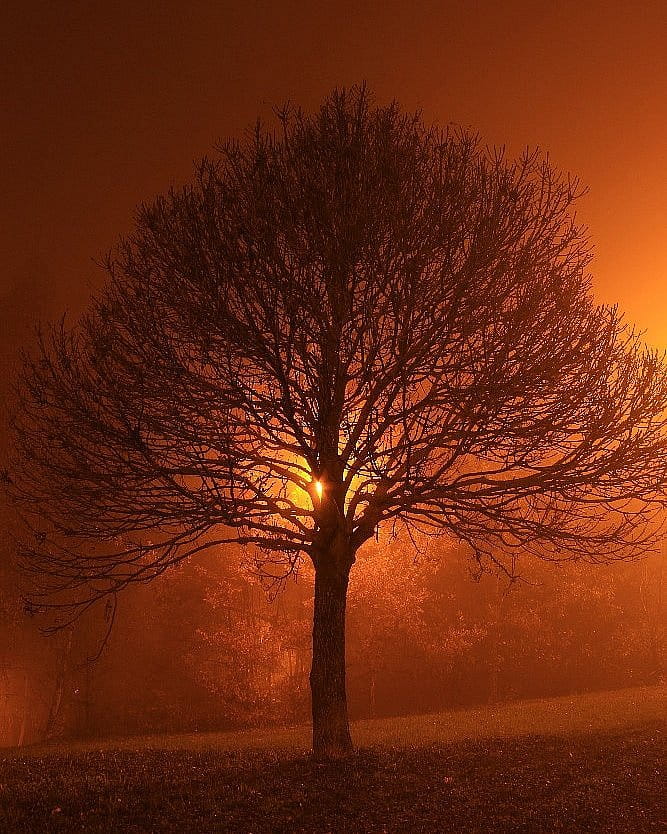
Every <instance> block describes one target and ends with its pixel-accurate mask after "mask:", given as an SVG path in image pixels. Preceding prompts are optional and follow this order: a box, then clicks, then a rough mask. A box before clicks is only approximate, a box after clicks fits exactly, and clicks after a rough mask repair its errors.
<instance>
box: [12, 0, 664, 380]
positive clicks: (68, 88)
mask: <svg viewBox="0 0 667 834" xmlns="http://www.w3.org/2000/svg"><path fill="white" fill-rule="evenodd" d="M3 6H4V8H3V10H2V11H0V38H1V41H0V47H1V48H2V54H3V71H2V81H1V82H0V83H1V84H2V109H1V111H0V118H1V119H2V124H1V125H0V143H1V147H2V153H1V154H0V166H1V174H0V182H1V183H2V186H3V200H2V209H1V210H2V214H3V217H2V223H1V224H0V255H1V257H2V261H1V263H2V272H1V273H0V350H1V354H2V359H1V361H0V372H2V380H1V381H0V391H1V390H2V386H3V385H4V381H5V377H6V368H7V366H8V363H9V362H10V361H11V357H12V356H13V355H14V352H15V350H16V347H17V345H19V344H21V343H22V342H25V339H26V338H27V337H26V334H28V333H29V332H30V327H31V324H32V321H33V320H34V319H35V317H36V316H37V315H39V316H41V317H46V318H49V317H55V316H58V315H60V314H61V313H62V312H63V311H64V310H69V312H70V313H71V314H72V315H76V314H77V313H78V312H80V310H81V309H82V308H83V307H84V306H85V303H86V299H87V298H88V296H89V293H90V292H91V291H92V290H93V289H94V288H95V287H96V286H98V285H99V283H100V281H101V277H102V275H101V272H100V271H99V269H98V268H97V267H95V265H94V264H93V260H92V259H93V258H96V257H100V256H101V255H102V254H103V253H104V252H105V251H106V250H107V249H108V248H109V247H110V246H112V245H113V243H114V241H115V240H116V239H117V237H118V235H119V234H121V233H123V232H127V231H128V230H129V229H130V228H131V221H132V214H133V210H134V207H135V206H136V204H137V203H138V202H140V201H141V200H147V199H150V198H151V197H152V196H154V195H155V194H157V193H159V192H162V191H164V190H165V189H166V188H168V187H169V185H170V184H172V183H173V184H180V183H182V182H184V181H186V180H187V179H188V178H189V177H190V173H191V170H192V161H193V160H194V159H196V158H199V157H200V156H202V155H204V154H206V153H209V152H211V150H212V147H213V145H214V144H215V142H216V141H217V140H219V139H221V138H224V137H226V136H230V135H231V136H233V135H239V133H240V132H241V131H242V130H243V129H244V128H246V127H247V126H249V125H250V124H251V123H252V122H253V121H254V120H255V118H256V117H257V116H258V115H263V116H265V117H270V115H271V107H272V106H274V105H278V104H281V103H282V102H284V101H285V100H286V99H291V100H292V101H294V102H295V103H297V104H299V105H302V106H304V107H305V108H309V109H310V108H314V107H316V106H317V105H318V103H319V102H320V100H321V99H322V98H323V97H324V96H325V95H326V94H327V93H328V92H329V91H330V90H331V89H332V88H333V87H334V86H336V85H349V84H353V83H355V82H360V81H363V80H365V81H367V82H368V84H369V86H370V88H371V89H372V90H373V91H374V92H375V93H376V94H377V97H378V99H379V101H380V102H386V101H387V100H389V99H391V98H394V97H396V98H397V99H398V100H399V101H400V102H401V104H402V105H403V106H404V107H405V108H406V109H413V108H416V107H421V108H422V109H423V111H424V116H425V119H426V121H438V122H440V124H442V125H444V124H446V123H447V122H456V123H459V124H462V125H465V126H469V127H472V128H473V129H475V130H478V131H479V132H480V133H481V135H482V136H483V138H484V139H485V140H486V141H487V142H489V143H490V144H507V145H508V148H509V150H510V151H512V152H514V153H516V152H519V151H521V150H522V149H523V147H524V146H526V145H531V146H535V145H539V146H540V147H542V148H543V149H545V150H547V151H548V152H549V153H550V158H551V160H552V162H553V163H554V164H555V165H556V166H557V167H559V168H561V169H565V170H569V171H571V172H572V173H574V174H576V175H578V176H579V177H580V178H581V179H582V181H583V182H584V184H586V185H587V186H589V188H590V191H589V194H588V196H587V197H586V198H584V199H583V200H582V201H581V202H580V208H579V217H580V219H581V220H582V221H584V222H585V223H586V224H587V225H588V226H589V228H590V234H591V237H592V239H593V241H594V242H595V244H596V252H597V257H596V260H595V262H594V264H593V267H592V272H593V274H594V279H595V284H594V286H595V290H596V294H597V297H598V298H599V299H600V300H602V301H605V302H618V303H619V304H620V306H621V308H622V309H624V310H626V311H627V313H628V318H629V319H630V320H632V321H635V322H636V323H637V324H638V325H639V326H640V327H641V328H644V329H646V330H647V339H648V340H649V341H650V342H652V343H653V344H655V345H657V346H659V347H664V346H667V313H666V312H665V296H666V294H667V290H666V289H665V278H666V277H667V246H666V240H665V229H666V227H667V223H666V222H665V221H666V220H667V174H666V173H665V172H666V171H667V165H666V163H667V142H666V139H667V62H666V61H665V57H664V56H665V54H667V3H665V2H664V0H652V1H651V2H642V0H639V1H638V2H635V3H624V4H622V3H608V2H602V0H595V1H594V2H593V1H591V2H586V0H580V2H559V1H558V0H549V1H547V0H544V2H542V0H508V1H507V2H502V3H500V2H497V0H489V2H474V0H467V2H466V0H460V2H446V1H445V2H421V3H420V2H395V1H394V2H392V1H391V0H384V2H363V3H359V2H318V3H310V2H285V1H284V0H275V1H274V2H263V0H257V2H241V0H239V2H236V3H231V2H205V3H197V2H192V3H185V2H182V3H176V2H161V3H136V2H125V0H117V2H114V3H109V4H93V3H89V2H77V1H76V0H68V2H59V3H52V2H46V0H45V1H44V2H41V3H39V2H34V0H32V1H31V0H9V1H8V2H7V0H6V2H5V3H4V4H3Z"/></svg>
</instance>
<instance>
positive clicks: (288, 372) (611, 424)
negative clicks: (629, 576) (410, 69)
mask: <svg viewBox="0 0 667 834" xmlns="http://www.w3.org/2000/svg"><path fill="white" fill-rule="evenodd" d="M580 193H581V188H580V185H579V183H578V182H577V181H576V179H574V178H572V177H570V176H568V175H564V174H562V173H560V172H558V171H557V170H556V169H554V168H553V166H551V164H550V163H549V161H548V159H547V158H545V157H544V156H543V155H541V154H540V153H539V152H537V151H527V152H526V153H524V154H523V155H522V156H521V157H520V158H518V159H516V160H509V159H508V158H507V157H506V155H505V153H504V152H503V151H500V150H489V149H488V148H486V147H484V146H483V145H482V144H481V143H480V141H479V140H478V138H477V137H476V136H474V135H472V134H470V133H468V132H466V131H463V130H459V129H448V130H441V129H439V128H437V127H430V126H428V125H425V124H424V122H423V119H422V118H421V116H420V115H419V114H416V115H410V114H404V113H403V112H402V111H401V110H400V108H399V107H398V106H397V105H396V104H395V103H393V104H390V105H388V106H377V105H376V104H375V103H374V102H373V101H372V99H371V97H370V95H369V94H368V92H367V91H366V90H365V89H364V88H353V89H351V90H338V91H335V92H334V93H332V94H331V95H329V96H328V97H327V98H326V99H325V101H324V102H323V104H322V106H321V108H320V109H319V111H317V112H316V113H314V114H305V113H303V112H300V111H295V110H292V109H290V108H286V109H285V110H284V111H282V112H281V113H280V114H279V119H278V124H277V127H276V129H272V128H269V127H266V126H265V125H262V124H258V125H257V127H256V128H255V129H254V130H253V131H250V132H248V133H247V134H246V135H245V136H244V137H243V138H242V139H241V140H240V141H231V142H228V143H226V144H224V145H223V146H222V147H221V148H220V149H219V153H218V154H217V155H216V156H215V157H213V158H209V159H204V160H203V161H202V162H201V163H199V164H198V165H197V167H196V172H195V177H194V180H193V181H192V183H191V184H189V185H187V186H185V187H183V188H180V189H174V190H172V191H170V192H169V193H168V194H167V195H165V196H162V197H159V198H157V199H156V200H155V201H153V202H151V203H148V204H145V205H142V206H141V207H140V208H139V210H138V212H137V218H136V227H135V230H134V232H133V233H132V234H131V235H130V236H129V237H127V238H126V239H124V240H123V241H122V242H121V243H120V244H119V245H118V247H117V248H116V249H115V250H114V251H113V252H112V253H111V254H110V255H109V256H108V259H107V261H106V269H107V272H108V282H107V285H106V288H105V289H104V291H103V292H102V293H101V294H99V295H98V297H97V298H95V299H94V300H93V301H92V303H91V307H90V310H89V312H88V313H87V315H85V316H84V317H83V319H82V320H81V321H80V322H79V323H78V324H77V325H76V326H74V327H72V328H68V327H66V326H64V325H61V326H58V327H54V328H52V329H50V330H49V331H47V332H46V333H44V334H43V335H42V338H41V342H40V350H39V353H38V355H37V356H36V357H34V358H32V359H30V358H29V359H26V362H25V366H24V372H23V376H22V382H21V398H20V405H19V408H18V411H17V416H16V421H15V429H16V431H15V438H16V452H17V454H16V456H15V459H14V461H13V463H12V464H11V466H10V472H9V475H8V477H9V479H10V480H11V482H12V491H13V494H14V496H15V498H16V499H17V500H18V501H19V502H20V504H21V506H22V508H23V510H24V512H25V513H26V515H27V516H28V517H29V518H30V519H32V522H31V523H32V524H33V529H34V538H33V540H32V541H31V542H30V543H29V544H26V546H25V547H24V548H23V551H22V552H23V560H24V563H25V564H26V565H27V567H28V568H30V569H32V570H33V571H34V572H35V573H36V575H37V576H38V577H39V578H40V579H41V581H42V582H41V584H42V591H44V592H46V593H48V594H49V596H45V597H43V599H44V601H46V602H47V604H51V602H50V601H51V600H53V599H58V600H59V603H60V604H65V605H68V604H74V605H80V604H84V605H85V604H87V603H88V602H89V601H91V600H94V599H96V598H98V597H100V596H104V595H105V594H109V593H115V592H116V591H117V590H119V589H120V588H122V587H123V586H124V585H126V584H127V583H129V582H134V581H140V580H147V579H150V578H152V577H153V576H155V575H156V574H158V573H161V572H162V571H164V570H165V569H166V568H167V567H169V566H170V565H172V564H174V563H176V562H178V561H180V560H182V559H184V558H187V557H189V556H191V555H194V554H195V553H197V552H198V551H200V550H202V549H204V548H209V547H214V546H217V545H219V544H220V543H223V542H230V541H238V542H240V543H242V544H244V545H251V546H256V547H257V550H256V552H257V553H258V554H260V553H261V557H258V558H261V560H262V561H263V563H264V570H265V571H267V572H268V573H273V574H274V575H276V576H279V575H284V574H285V573H286V572H288V571H290V570H292V569H294V568H295V566H296V565H297V564H298V562H299V559H300V558H302V557H303V556H309V557H310V558H311V559H312V561H313V563H314V565H315V568H316V575H324V573H326V572H327V571H330V572H333V573H332V575H333V574H336V576H337V577H338V579H337V580H336V581H338V582H339V586H340V588H341V589H342V598H343V614H344V593H345V590H346V588H347V575H348V572H349V568H350V566H351V564H352V562H353V561H354V554H355V552H356V550H357V549H358V548H359V546H361V545H362V544H363V542H364V541H366V540H368V539H369V538H370V537H371V536H373V534H374V532H375V531H376V529H377V527H378V525H385V526H386V525H394V524H400V525H406V526H407V527H408V528H409V529H411V530H412V531H413V533H417V534H422V533H426V534H441V533H443V532H448V533H450V534H452V535H453V536H454V537H456V538H458V539H460V540H463V541H465V542H467V543H468V544H469V545H470V546H471V547H472V549H473V550H474V551H475V552H476V553H477V554H478V558H479V559H480V560H481V561H482V562H483V561H484V560H486V559H492V560H496V561H499V562H502V563H503V564H504V565H506V567H507V568H508V569H511V564H510V565H508V564H507V563H506V562H505V561H504V560H503V558H502V557H501V554H507V553H509V554H511V553H512V552H516V551H517V550H519V549H523V550H528V551H531V552H533V553H535V554H537V555H539V556H541V557H543V558H547V559H557V558H571V557H585V558H591V559H603V558H622V557H625V556H628V555H633V554H636V553H637V552H639V551H640V550H641V549H642V548H643V547H645V546H647V545H648V544H650V542H651V538H652V536H654V534H655V524H654V515H655V512H657V510H658V509H659V508H660V506H661V503H662V500H663V495H662V490H663V486H664V482H665V459H666V458H665V432H664V428H665V425H664V416H663V415H664V411H665V406H666V405H667V378H666V375H665V365H664V364H663V360H662V357H661V356H659V355H658V354H657V353H656V352H654V351H652V350H649V349H648V348H646V347H645V346H644V345H643V344H642V342H641V341H640V339H639V338H638V336H637V335H636V333H635V332H634V331H633V330H632V329H631V328H630V327H628V326H627V325H626V324H625V323H624V322H623V319H622V317H621V316H620V314H619V313H618V311H617V310H616V309H615V308H613V307H608V306H603V305H596V304H595V303H594V301H593V299H592V296H591V284H590V278H589V276H588V273H587V268H588V265H589V262H590V260H591V248H590V245H589V243H588V240H587V237H586V232H585V230H583V229H582V228H581V227H580V226H579V225H578V224H577V222H576V218H575V216H574V213H573V204H574V202H575V201H576V199H577V197H578V195H579V194H580ZM510 562H511V556H510ZM323 581H324V580H323ZM327 581H328V580H327ZM316 582H317V580H316ZM54 592H56V593H57V594H59V595H58V596H57V597H55V598H54V597H53V593H54ZM339 602H340V601H339ZM336 606H338V608H339V607H340V604H339V603H336ZM338 608H337V610H338ZM317 610H318V604H317V590H316V621H317V616H318V615H317ZM339 613H340V612H339ZM316 630H317V627H316ZM339 654H340V653H339Z"/></svg>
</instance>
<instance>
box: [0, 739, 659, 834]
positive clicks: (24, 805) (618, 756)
mask: <svg viewBox="0 0 667 834" xmlns="http://www.w3.org/2000/svg"><path fill="white" fill-rule="evenodd" d="M663 752H664V751H663V749H662V746H661V739H660V732H659V727H658V726H654V725H650V726H645V727H642V728H636V729H633V730H627V731H623V732H614V733H592V734H583V735H582V734H579V735H572V736H570V737H563V736H559V737H554V736H546V737H539V736H532V737H527V738H520V739H501V740H493V741H485V742H481V741H477V742H474V743H472V742H467V743H456V744H449V745H438V746H430V747H419V746H417V745H416V746H415V747H413V748H405V747H401V748H392V747H384V748H375V749H370V750H361V751H358V752H357V753H355V754H354V755H352V756H350V757H349V758H348V759H344V760H341V761H335V762H318V761H316V760H314V759H313V758H311V757H310V756H299V757H294V756H293V755H290V754H289V753H272V752H266V751H264V752H248V751H240V752H216V751H210V750H209V751H202V752H189V751H181V750H177V751H164V750H162V751H156V750H145V751H140V752H128V751H106V752H99V753H83V754H74V755H62V754H58V755H50V756H43V757H34V758H27V757H26V758H22V759H18V758H15V759H7V760H5V761H4V762H2V761H1V760H0V831H3V832H8V833H9V832H36V831H39V832H51V831H61V832H64V831H67V832H69V831H85V832H102V831H104V832H111V831H113V832H125V831H127V832H149V831H150V832H189V831H197V832H208V831H219V832H230V834H232V832H244V834H250V832H253V834H264V833H265V832H290V833H291V832H295V834H296V832H321V834H325V832H350V834H352V832H354V834H356V832H360V834H361V832H377V833H378V834H379V832H410V833H411V834H412V833H413V832H414V833H415V834H416V833H417V832H466V834H473V832H494V834H498V833H499V832H519V833H521V832H523V833H524V834H534V833H535V834H536V833H537V832H540V834H548V832H568V833H569V832H584V831H585V832H618V834H621V832H637V834H638V833H639V832H650V831H662V830H663V828H662V827H661V822H660V817H659V812H660V810H661V787H662V782H661V775H660V773H659V768H660V762H661V761H662V760H663Z"/></svg>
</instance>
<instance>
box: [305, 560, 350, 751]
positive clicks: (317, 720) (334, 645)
mask: <svg viewBox="0 0 667 834" xmlns="http://www.w3.org/2000/svg"><path fill="white" fill-rule="evenodd" d="M327 557H330V558H327ZM336 557H338V558H336ZM351 564H352V561H351V559H349V558H347V559H346V558H343V559H341V558H340V554H334V553H331V554H326V556H325V558H322V559H318V561H317V563H316V567H315V610H314V617H313V665H312V668H311V672H310V691H311V696H312V709H313V753H314V754H315V755H316V756H320V757H323V758H335V757H340V756H344V755H346V754H347V753H350V752H351V751H352V737H351V736H350V725H349V721H348V717H347V695H346V689H345V603H346V599H347V585H348V579H349V574H350V567H351Z"/></svg>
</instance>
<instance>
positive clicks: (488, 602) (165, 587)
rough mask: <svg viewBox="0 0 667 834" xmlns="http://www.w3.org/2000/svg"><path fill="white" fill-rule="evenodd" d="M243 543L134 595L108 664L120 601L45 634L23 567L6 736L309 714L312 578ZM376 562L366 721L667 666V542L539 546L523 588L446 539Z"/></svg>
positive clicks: (353, 661) (360, 713)
mask: <svg viewBox="0 0 667 834" xmlns="http://www.w3.org/2000/svg"><path fill="white" fill-rule="evenodd" d="M443 551H445V552H444V553H443ZM230 556H231V557H232V558H229V559H225V560H221V559H219V558H215V556H214V555H211V556H210V557H209V558H207V559H204V560H200V561H199V562H192V563H186V564H184V565H182V566H181V567H179V568H177V569H175V570H174V571H173V572H171V573H169V574H168V575H166V576H164V577H162V578H160V579H159V580H156V584H154V585H152V586H140V587H137V588H136V589H133V590H132V591H130V592H129V593H127V594H125V595H124V597H123V599H122V601H121V603H120V604H119V606H118V611H117V613H116V619H115V623H114V627H113V630H112V632H111V634H110V635H109V640H108V643H107V645H106V646H105V648H104V651H103V652H102V654H101V656H100V657H99V659H97V660H93V659H92V658H93V657H94V655H95V654H96V653H97V651H98V649H99V644H100V640H102V639H103V637H104V634H105V631H106V627H107V622H106V619H107V617H108V614H109V612H108V609H106V610H105V609H104V608H102V607H99V608H98V609H97V610H95V611H93V612H91V613H90V614H89V615H88V616H87V617H86V618H84V619H83V620H82V621H80V622H78V623H76V624H75V625H74V626H73V627H72V628H71V629H67V630H65V631H64V632H61V633H59V634H58V635H56V636H55V637H54V638H53V639H51V640H44V639H43V638H42V637H41V635H39V633H38V631H37V628H36V626H35V624H34V623H33V622H32V621H31V620H30V619H27V618H26V617H25V615H24V614H23V612H22V611H21V609H20V606H19V605H18V602H17V599H16V595H15V587H13V586H12V583H11V581H10V577H9V576H8V575H7V574H6V575H5V576H4V577H3V587H2V632H3V638H4V639H3V640H2V645H3V646H4V647H5V651H4V652H3V656H2V659H1V664H2V665H1V666H0V675H1V677H0V698H2V701H1V704H2V709H1V711H0V715H2V724H1V725H0V740H1V742H2V744H5V745H6V744H17V743H28V742H30V741H33V740H36V739H39V738H44V737H49V736H50V737H54V736H62V735H78V736H86V735H106V734H115V733H119V734H120V733H125V732H139V733H140V732H151V731H183V730H185V731H195V730H201V731H204V730H213V729H219V728H232V727H247V726H261V725H267V724H275V723H292V722H300V721H305V720H307V717H308V703H309V690H308V670H309V668H310V659H311V658H310V653H311V646H310V624H311V618H312V604H313V599H312V581H311V577H306V576H301V577H300V578H299V579H298V581H296V582H294V581H290V582H289V583H288V584H287V585H286V587H285V588H284V589H283V591H282V592H280V593H278V594H277V595H272V594H267V593H266V591H265V589H264V588H263V587H262V586H261V583H260V582H259V581H258V580H257V578H256V577H255V576H254V575H253V572H252V570H251V569H249V568H248V567H244V566H243V565H242V564H241V565H240V566H239V567H238V568H234V567H233V566H234V565H235V564H237V565H238V564H239V561H240V560H239V557H238V554H236V556H237V558H236V560H234V558H233V557H234V554H230ZM360 559H363V565H362V567H361V569H360V570H359V571H358V575H357V576H356V577H355V582H354V585H353V586H352V589H351V592H350V603H349V612H348V616H349V621H350V624H351V626H352V629H351V637H350V639H349V641H348V647H347V659H348V660H347V662H348V674H349V684H348V686H349V697H350V710H351V714H352V716H353V717H370V716H383V715H395V714H401V713H406V714H407V713H413V712H420V711H429V710H438V709H443V708H447V707H452V706H466V705H470V704H475V703H485V702H492V701H495V700H506V699H512V698H531V697H542V696H551V695H562V694H569V693H574V692H580V691H585V690H595V689H607V688H616V687H622V686H629V685H642V684H650V683H655V682H657V681H659V680H660V679H661V678H662V676H663V654H664V625H663V623H664V598H663V590H662V588H663V584H664V579H663V570H664V556H663V555H660V556H655V557H653V558H650V559H647V560H643V561H640V562H630V563H620V564H612V565H606V566H601V567H600V568H598V569H597V570H595V571H591V570H590V567H587V566H585V565H581V564H575V563H565V564H562V565H558V566H553V565H552V566H548V565H547V566H545V565H544V564H543V563H541V562H539V561H537V560H528V559H525V560H524V561H523V562H522V564H521V575H522V581H519V582H517V583H515V584H513V585H508V583H507V580H506V579H505V578H501V577H500V576H499V575H496V574H484V575H483V576H482V577H481V578H479V580H478V581H476V580H475V578H474V577H473V576H472V574H471V570H470V568H471V563H470V562H469V561H468V559H467V558H466V554H465V552H464V551H462V550H461V549H460V548H459V549H456V548H455V547H454V546H452V545H449V546H448V545H447V543H446V542H444V541H440V542H434V541H430V542H429V543H428V547H427V548H426V549H425V551H423V552H422V553H421V554H420V553H418V552H416V551H415V548H414V546H413V544H412V542H410V541H409V540H408V541H399V542H395V541H394V542H391V543H389V542H388V541H387V540H386V539H381V540H380V541H377V542H373V543H372V544H370V545H369V546H368V547H367V548H366V550H365V551H364V553H363V555H362V556H361V557H360ZM397 561H398V562H399V563H400V567H401V570H400V571H396V566H397ZM406 578H407V579H408V581H407V582H406ZM406 595H408V596H409V597H410V598H409V599H406ZM174 623H178V628H174Z"/></svg>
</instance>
